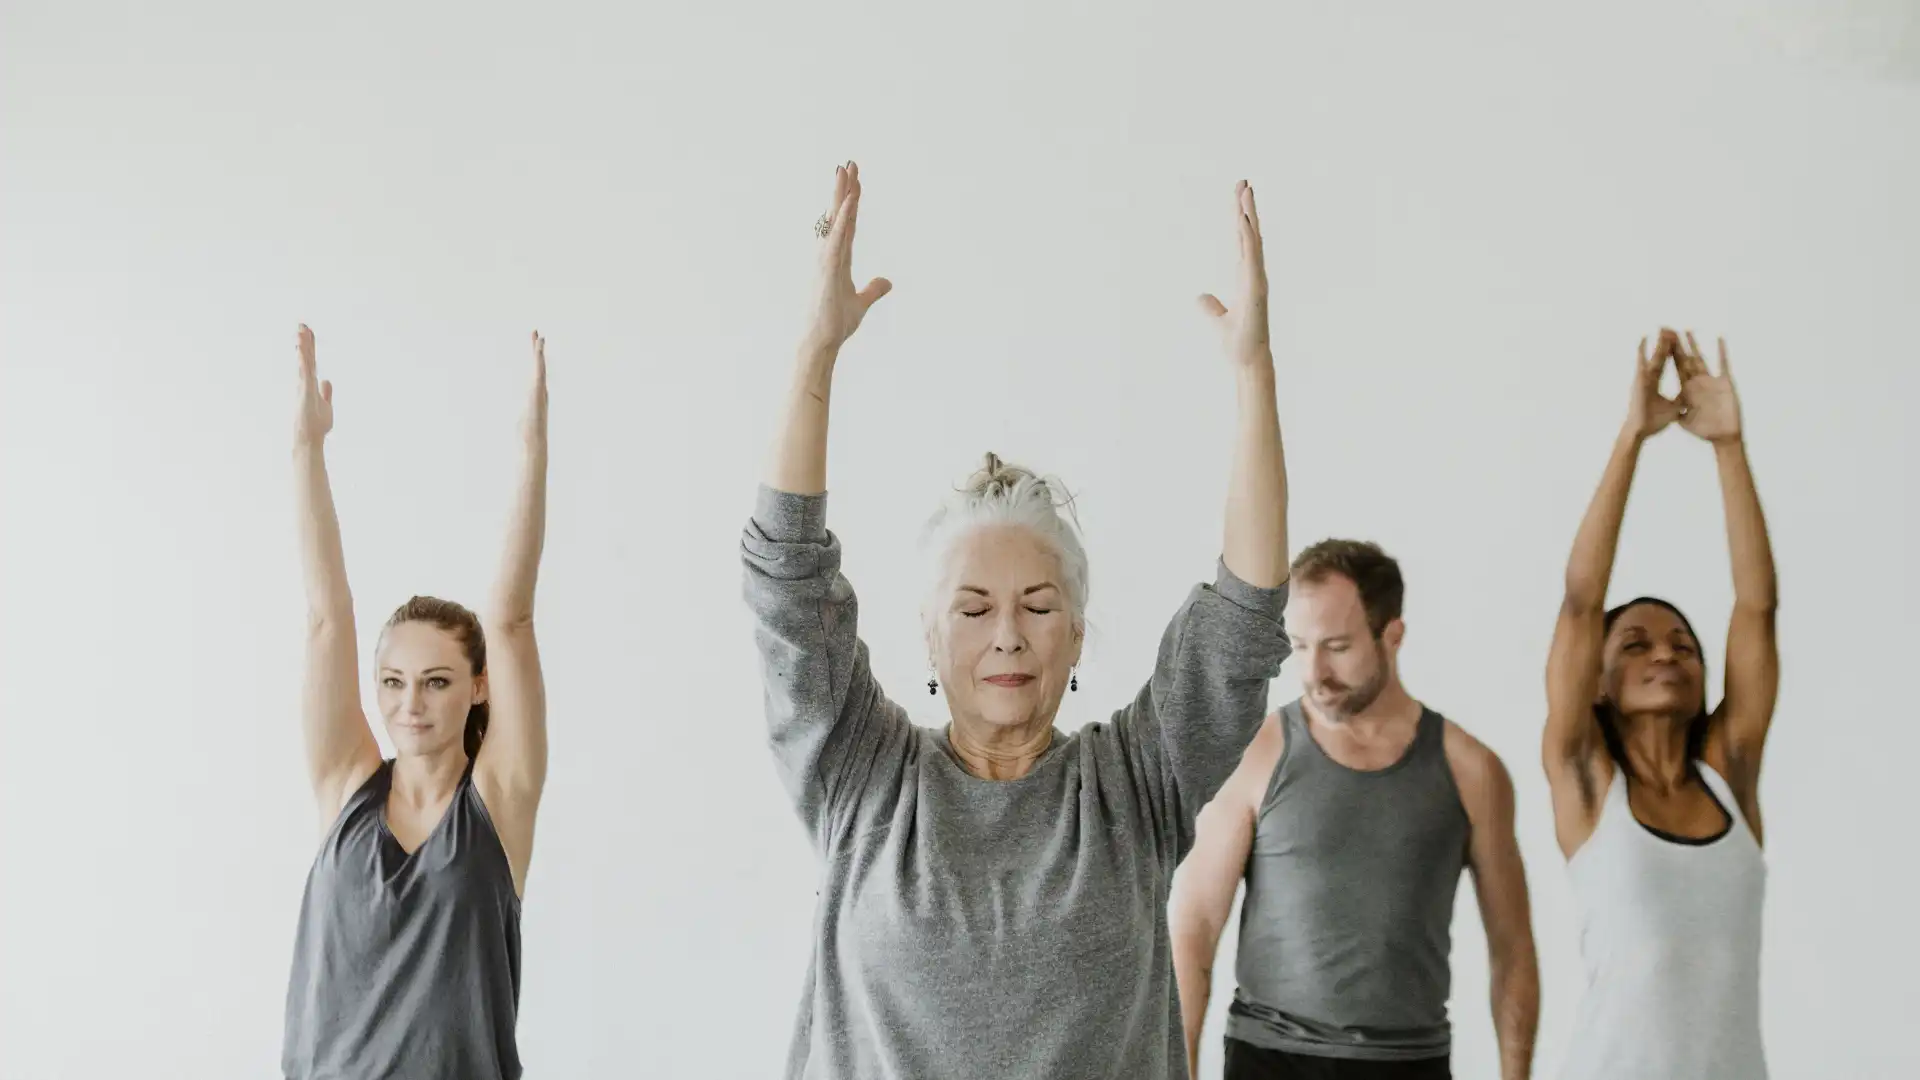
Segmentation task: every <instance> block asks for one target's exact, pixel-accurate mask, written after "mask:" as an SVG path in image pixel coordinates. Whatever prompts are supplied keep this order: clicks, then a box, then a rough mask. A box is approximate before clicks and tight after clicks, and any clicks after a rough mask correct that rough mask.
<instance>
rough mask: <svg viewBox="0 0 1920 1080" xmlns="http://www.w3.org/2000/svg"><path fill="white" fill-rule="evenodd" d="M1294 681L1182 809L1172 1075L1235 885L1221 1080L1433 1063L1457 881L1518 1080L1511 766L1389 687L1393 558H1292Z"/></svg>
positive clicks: (1202, 1005)
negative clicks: (1209, 790) (1465, 873)
mask: <svg viewBox="0 0 1920 1080" xmlns="http://www.w3.org/2000/svg"><path fill="white" fill-rule="evenodd" d="M1291 580H1292V583H1293V585H1292V592H1291V598H1290V599H1289V600H1288V602H1287V611H1286V627H1287V631H1288V633H1289V635H1290V636H1291V637H1292V639H1293V649H1294V656H1295V658H1296V660H1295V662H1296V663H1297V664H1299V665H1300V667H1299V668H1298V670H1299V671H1300V681H1301V684H1302V689H1303V691H1304V693H1303V695H1302V696H1301V697H1300V698H1299V699H1298V700H1296V701H1293V702H1291V703H1289V704H1288V705H1286V706H1285V707H1283V708H1281V709H1280V710H1279V711H1277V712H1275V713H1273V714H1272V715H1270V716H1268V717H1267V719H1266V722H1265V724H1264V726H1263V727H1262V728H1261V730H1260V733H1259V735H1258V736H1256V737H1255V739H1254V741H1253V742H1252V744H1250V745H1249V746H1248V747H1247V750H1246V752H1245V754H1244V755H1243V757H1242V758H1241V761H1240V765H1239V768H1238V770H1237V771H1236V772H1235V773H1234V774H1233V776H1232V777H1231V778H1230V779H1229V780H1228V781H1227V783H1226V786H1224V787H1222V788H1221V789H1220V792H1219V794H1218V795H1216V796H1215V797H1214V799H1213V801H1212V802H1211V803H1209V804H1208V805H1207V807H1206V808H1205V809H1204V810H1202V811H1201V813H1200V819H1199V827H1198V837H1197V839H1196V842H1195V844H1194V847H1193V850H1192V853H1191V854H1189V855H1188V856H1187V858H1186V860H1185V862H1184V863H1183V864H1182V865H1181V867H1180V870H1179V873H1178V875H1177V877H1176V879H1175V884H1174V888H1173V903H1172V908H1173V910H1172V931H1173V953H1174V970H1175V973H1176V976H1177V978H1178V980H1179V987H1180V1008H1181V1012H1182V1014H1183V1016H1184V1019H1185V1024H1186V1034H1187V1058H1188V1063H1189V1069H1190V1070H1191V1071H1195V1072H1197V1071H1198V1064H1199V1047H1200V1032H1201V1027H1202V1024H1203V1022H1204V1019H1205V1015H1206V1010H1207V998H1208V995H1209V993H1210V991H1211V982H1212V977H1213V957H1214V952H1215V949H1216V948H1217V946H1218V945H1219V941H1220V934H1221V931H1222V930H1223V929H1224V928H1225V925H1226V921H1227V917H1228V913H1229V912H1230V911H1231V910H1232V907H1233V898H1234V893H1235V891H1236V889H1237V888H1238V887H1239V884H1240V880H1241V878H1242V877H1245V879H1246V883H1247V893H1246V899H1245V901H1244V902H1243V904H1242V907H1241V917H1240V946H1239V957H1238V962H1237V963H1236V965H1235V966H1236V975H1237V976H1238V979H1239V989H1238V990H1237V991H1236V992H1235V994H1234V999H1233V1004H1232V1006H1231V1007H1230V1009H1229V1011H1228V1020H1227V1044H1226V1077H1227V1080H1256V1078H1257V1080H1267V1078H1277V1077H1289V1078H1292V1077H1316V1078H1320V1077H1324V1078H1329V1080H1331V1078H1341V1080H1346V1078H1360V1077H1370V1078H1381V1080H1386V1078H1405V1080H1414V1078H1428V1077H1449V1076H1451V1075H1452V1073H1451V1069H1450V1065H1449V1061H1450V1058H1451V1053H1452V1041H1451V1039H1452V1035H1451V1027H1450V1024H1449V1022H1448V1019H1447V997H1448V994H1449V991H1450V988H1451V982H1452V974H1451V964H1450V959H1449V955H1450V952H1451V947H1452V939H1451V927H1452V922H1453V901H1454V895H1455V893H1456V892H1457V891H1458V889H1459V882H1460V873H1461V871H1462V870H1463V869H1465V870H1470V871H1471V872H1472V874H1473V881H1474V888H1475V892H1476V893H1477V895H1478V898H1479V904H1480V917H1481V921H1482V923H1483V924H1484V925H1485V927H1486V938H1487V946H1488V951H1489V953H1490V956H1491V962H1490V965H1489V966H1490V970H1491V973H1492V982H1493V986H1492V999H1493V1002H1492V1003H1493V1022H1494V1027H1495V1030H1496V1032H1497V1034H1498V1037H1499V1044H1500V1064H1501V1076H1502V1077H1503V1078H1504V1080H1516V1078H1524V1077H1526V1076H1528V1075H1529V1072H1530V1070H1531V1067H1532V1057H1533V1038H1534V1029H1535V1026H1536V1020H1537V1018H1538V1015H1539V998H1540V991H1539V971H1538V967H1537V965H1536V963H1535V959H1534V950H1533V930H1532V927H1531V925H1530V917H1529V914H1528V900H1527V882H1526V871H1525V869H1524V867H1523V866H1522V865H1521V861H1520V849H1519V846H1518V844H1517V842H1516V841H1515V838H1514V830H1513V781H1512V779H1511V778H1510V777H1509V776H1508V774H1507V771H1506V768H1505V767H1504V766H1503V765H1502V764H1501V762H1500V759H1499V758H1498V757H1497V756H1495V755H1494V753H1493V751H1491V750H1489V749H1487V747H1485V746H1484V745H1482V744H1481V743H1480V742H1479V741H1478V740H1476V739H1475V738H1474V737H1473V736H1471V735H1469V734H1467V733H1466V732H1465V731H1464V730H1462V729H1461V728H1460V727H1459V726H1458V725H1457V724H1454V723H1453V722H1452V721H1450V720H1448V719H1446V718H1445V717H1443V716H1441V715H1440V714H1439V713H1437V712H1434V711H1433V710H1432V709H1429V708H1427V707H1426V706H1425V705H1423V704H1421V703H1420V702H1419V701H1418V700H1416V699H1415V698H1414V697H1412V696H1411V695H1410V694H1408V693H1407V691H1406V688H1405V687H1403V686H1402V685H1401V683H1400V677H1399V671H1398V667H1397V658H1398V654H1399V650H1400V644H1401V641H1402V640H1403V638H1404V637H1405V636H1406V626H1405V624H1404V623H1402V622H1401V619H1400V605H1401V599H1402V596H1403V593H1404V591H1405V587H1404V585H1403V583H1402V581H1401V577H1400V567H1399V564H1397V563H1396V562H1395V561H1394V560H1393V559H1392V558H1391V557H1389V556H1388V555H1387V554H1386V553H1384V552H1382V551H1381V550H1380V548H1379V547H1377V546H1376V545H1374V544H1370V543H1363V542H1359V541H1352V540H1327V541H1324V542H1322V543H1319V544H1316V545H1314V546H1313V547H1311V548H1308V549H1307V550H1306V551H1304V552H1302V553H1301V554H1300V556H1299V558H1297V559H1295V560H1294V563H1293V568H1292V575H1291Z"/></svg>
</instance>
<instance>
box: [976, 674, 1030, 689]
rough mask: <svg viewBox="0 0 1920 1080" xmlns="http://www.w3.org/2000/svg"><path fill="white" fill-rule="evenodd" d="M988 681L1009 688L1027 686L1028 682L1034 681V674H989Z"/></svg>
mask: <svg viewBox="0 0 1920 1080" xmlns="http://www.w3.org/2000/svg"><path fill="white" fill-rule="evenodd" d="M986 681H987V682H990V683H992V684H993V685H995V686H1004V687H1007V688H1008V689H1012V688H1014V687H1020V686H1025V685H1027V684H1028V683H1030V682H1032V681H1033V676H1031V675H989V676H987V679H986Z"/></svg>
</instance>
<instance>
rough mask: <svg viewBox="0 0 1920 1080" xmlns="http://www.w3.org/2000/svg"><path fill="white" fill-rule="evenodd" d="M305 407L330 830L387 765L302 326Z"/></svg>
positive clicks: (314, 699) (328, 386)
mask: <svg viewBox="0 0 1920 1080" xmlns="http://www.w3.org/2000/svg"><path fill="white" fill-rule="evenodd" d="M296 347H297V350H298V355H299V387H300V388H299V406H298V411H297V413H296V420H295V428H294V444H293V492H294V508H295V513H296V516H297V520H298V524H299V533H300V567H301V571H302V574H303V576H304V578H305V580H306V592H307V664H306V674H305V676H304V680H303V686H302V689H301V702H300V704H301V722H302V727H303V728H304V730H305V732H306V743H307V778H308V781H309V783H311V784H312V786H313V795H314V799H315V801H316V802H317V804H318V806H319V810H320V820H321V828H322V829H325V828H329V827H331V826H332V824H333V819H334V818H336V817H338V816H339V814H340V808H341V807H342V806H343V805H345V804H346V800H347V796H348V795H350V794H352V792H353V789H354V788H356V787H358V786H359V785H360V784H361V783H362V782H364V781H365V780H366V778H367V777H368V776H371V775H372V774H373V770H374V769H376V768H378V767H379V765H380V746H379V744H378V743H376V742H374V741H373V732H372V730H371V729H369V728H368V727H367V717H366V714H365V713H364V712H362V711H361V709H360V687H359V681H358V678H359V676H358V672H359V659H358V649H357V646H356V644H355V641H354V626H353V594H352V593H351V592H350V591H349V590H348V588H347V560H346V555H345V553H344V552H343V551H342V549H341V545H340V519H339V516H338V515H337V514H336V513H335V512H334V508H333V488H332V485H331V484H330V483H329V482H328V479H327V462H326V453H325V450H324V445H325V441H326V436H327V432H328V431H330V430H332V428H333V384H332V383H330V382H322V381H320V379H319V374H318V365H317V363H316V362H315V359H314V341H313V331H311V330H309V329H307V328H306V327H305V326H304V325H303V326H301V327H300V331H299V335H298V339H297V346H296Z"/></svg>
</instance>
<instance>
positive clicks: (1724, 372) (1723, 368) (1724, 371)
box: [1714, 338, 1733, 379]
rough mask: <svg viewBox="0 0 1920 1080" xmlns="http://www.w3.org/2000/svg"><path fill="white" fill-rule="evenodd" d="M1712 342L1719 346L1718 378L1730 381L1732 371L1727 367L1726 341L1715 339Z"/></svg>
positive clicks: (1724, 339)
mask: <svg viewBox="0 0 1920 1080" xmlns="http://www.w3.org/2000/svg"><path fill="white" fill-rule="evenodd" d="M1714 340H1715V341H1717V342H1719V344H1720V377H1721V378H1723V379H1732V378H1733V369H1732V368H1730V367H1728V366H1727V339H1726V338H1715V339H1714Z"/></svg>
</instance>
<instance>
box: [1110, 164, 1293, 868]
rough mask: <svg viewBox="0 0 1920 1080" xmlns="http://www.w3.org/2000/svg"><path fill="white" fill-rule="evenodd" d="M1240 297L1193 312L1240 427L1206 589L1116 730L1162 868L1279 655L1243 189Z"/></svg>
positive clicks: (1249, 721) (1264, 412) (1272, 430)
mask: <svg viewBox="0 0 1920 1080" xmlns="http://www.w3.org/2000/svg"><path fill="white" fill-rule="evenodd" d="M1234 228H1235V230H1236V235H1237V236H1238V237H1239V247H1240V271H1239V277H1240V291H1239V296H1238V301H1237V302H1236V304H1235V305H1234V307H1232V308H1228V307H1227V306H1226V305H1225V304H1223V303H1221V302H1220V300H1219V299H1218V298H1217V297H1215V296H1213V295H1212V294H1206V295H1203V296H1201V297H1200V308H1201V310H1202V311H1204V312H1205V313H1206V314H1207V315H1208V316H1210V317H1211V319H1212V320H1213V322H1214V323H1215V324H1216V325H1217V326H1218V327H1219V329H1220V332H1221V334H1222V337H1223V339H1224V342H1225V344H1226V347H1227V355H1228V358H1229V360H1230V361H1231V362H1232V365H1233V371H1234V381H1235V392H1236V394H1237V397H1238V401H1239V407H1238V413H1239V419H1238V422H1237V423H1236V425H1235V435H1234V448H1233V471H1232V474H1231V477H1230V478H1229V481H1228V486H1227V515H1226V518H1227V521H1226V536H1225V539H1224V541H1223V544H1222V547H1221V555H1220V564H1219V566H1218V567H1217V568H1216V573H1215V577H1214V583H1213V584H1212V585H1211V586H1205V585H1203V586H1200V587H1198V588H1196V589H1194V590H1193V592H1192V593H1191V594H1190V595H1189V597H1188V599H1187V603H1186V604H1185V605H1184V606H1182V607H1181V609H1180V611H1179V612H1178V613H1177V614H1175V615H1174V617H1173V621H1172V622H1171V623H1170V624H1169V625H1168V627H1167V630H1166V633H1165V634H1164V635H1163V636H1162V638H1161V641H1160V651H1159V655H1158V656H1157V657H1156V659H1155V663H1154V672H1153V677H1152V679H1151V680H1149V682H1148V684H1147V687H1146V689H1145V690H1143V691H1141V693H1140V695H1139V696H1138V697H1137V698H1136V699H1135V700H1134V702H1133V704H1132V705H1130V706H1129V707H1128V708H1126V709H1124V710H1122V711H1121V713H1120V714H1119V715H1118V716H1117V717H1116V719H1115V726H1116V728H1117V729H1118V730H1119V731H1120V733H1121V736H1122V738H1123V739H1124V740H1125V741H1126V742H1127V743H1128V745H1129V746H1130V748H1131V751H1132V753H1133V754H1134V755H1135V756H1136V758H1137V759H1138V760H1139V762H1140V764H1141V765H1142V766H1143V767H1144V768H1143V775H1145V776H1146V777H1147V778H1148V788H1147V799H1148V802H1149V804H1150V805H1152V806H1153V807H1154V808H1155V811H1156V813H1157V814H1158V815H1159V824H1160V826H1161V830H1162V832H1161V835H1162V838H1163V840H1164V842H1165V843H1166V844H1167V853H1168V854H1169V855H1171V857H1172V859H1171V861H1170V862H1169V864H1168V865H1169V866H1171V865H1173V864H1174V863H1177V862H1178V861H1179V859H1180V858H1182V857H1184V855H1185V854H1186V851H1187V849H1188V848H1189V847H1190V846H1191V845H1192V843H1193V835H1194V822H1195V819H1196V818H1197V816H1198V815H1199V812H1200V808H1201V807H1203V806H1205V805H1206V804H1207V803H1208V802H1209V801H1211V800H1212V799H1213V797H1214V795H1215V793H1216V792H1218V791H1219V790H1220V785H1221V784H1223V783H1225V781H1226V779H1227V777H1228V776H1229V775H1231V774H1232V772H1233V770H1234V768H1235V767H1236V765H1237V764H1238V763H1239V761H1240V759H1241V756H1242V754H1243V753H1244V751H1245V750H1246V748H1247V745H1248V743H1250V742H1251V741H1252V740H1253V737H1254V734H1255V733H1256V732H1257V731H1258V730H1259V727H1260V718H1261V717H1262V716H1263V715H1264V714H1265V713H1266V711H1267V684H1268V683H1269V682H1270V681H1271V680H1272V679H1273V677H1274V676H1276V675H1278V674H1279V673H1280V663H1281V661H1282V660H1284V659H1285V658H1286V656H1287V652H1288V647H1287V640H1286V631H1285V629H1284V627H1283V626H1282V624H1281V610H1282V608H1283V607H1284V606H1285V604H1286V580H1287V470H1286V463H1285V461H1284V460H1283V458H1282V456H1281V451H1280V420H1279V411H1278V409H1277V407H1276V406H1275V403H1274V374H1273V349H1272V345H1271V342H1270V340H1269V338H1268V334H1267V271H1266V255H1265V252H1264V250H1263V248H1262V245H1261V240H1260V218H1259V214H1258V213H1257V212H1256V210H1255V208H1254V204H1253V189H1252V188H1250V187H1248V186H1247V184H1246V182H1245V181H1242V182H1241V183H1240V184H1239V185H1238V186H1237V187H1236V188H1235V189H1234Z"/></svg>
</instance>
